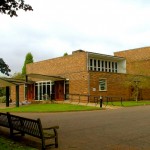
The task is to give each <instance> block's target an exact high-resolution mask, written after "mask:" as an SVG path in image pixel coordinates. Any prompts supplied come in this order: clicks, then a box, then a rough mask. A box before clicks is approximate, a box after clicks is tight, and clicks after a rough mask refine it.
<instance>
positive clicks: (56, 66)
mask: <svg viewBox="0 0 150 150" xmlns="http://www.w3.org/2000/svg"><path fill="white" fill-rule="evenodd" d="M86 70H87V53H86V52H78V53H73V55H68V56H63V57H58V58H53V59H49V60H44V61H40V62H35V63H32V64H28V65H27V74H30V73H35V74H44V75H60V76H61V75H62V76H64V75H65V74H66V73H73V72H74V73H75V72H85V71H86Z"/></svg>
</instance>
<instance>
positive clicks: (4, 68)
mask: <svg viewBox="0 0 150 150" xmlns="http://www.w3.org/2000/svg"><path fill="white" fill-rule="evenodd" d="M10 71H11V70H10V69H9V66H8V65H7V64H6V63H5V62H4V60H3V59H2V58H0V72H1V73H3V74H5V75H7V76H9V72H10Z"/></svg>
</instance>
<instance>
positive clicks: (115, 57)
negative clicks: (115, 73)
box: [87, 52, 125, 61]
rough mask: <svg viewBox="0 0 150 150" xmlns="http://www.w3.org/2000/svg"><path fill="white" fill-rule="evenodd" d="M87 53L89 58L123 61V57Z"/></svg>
mask: <svg viewBox="0 0 150 150" xmlns="http://www.w3.org/2000/svg"><path fill="white" fill-rule="evenodd" d="M87 53H88V55H89V56H90V57H97V58H103V59H104V58H105V59H108V60H117V61H120V60H125V58H124V57H119V56H114V55H106V54H100V53H93V52H87Z"/></svg>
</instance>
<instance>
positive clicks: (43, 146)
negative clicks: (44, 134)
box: [41, 138, 46, 150]
mask: <svg viewBox="0 0 150 150" xmlns="http://www.w3.org/2000/svg"><path fill="white" fill-rule="evenodd" d="M41 140H42V150H45V149H46V146H45V140H44V139H43V138H42V139H41Z"/></svg>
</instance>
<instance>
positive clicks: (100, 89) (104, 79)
mask: <svg viewBox="0 0 150 150" xmlns="http://www.w3.org/2000/svg"><path fill="white" fill-rule="evenodd" d="M102 80H103V81H105V82H104V84H105V86H104V87H105V88H104V90H103V89H102V88H101V84H100V81H102ZM99 91H107V79H106V78H100V79H99Z"/></svg>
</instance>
